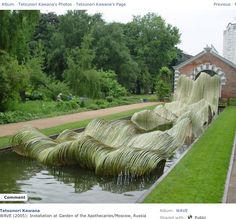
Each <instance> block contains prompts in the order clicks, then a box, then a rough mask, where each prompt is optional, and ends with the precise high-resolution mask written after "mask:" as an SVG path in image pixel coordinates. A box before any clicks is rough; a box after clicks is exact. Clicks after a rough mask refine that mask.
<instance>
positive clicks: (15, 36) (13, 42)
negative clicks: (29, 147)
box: [0, 11, 39, 63]
mask: <svg viewBox="0 0 236 219" xmlns="http://www.w3.org/2000/svg"><path fill="white" fill-rule="evenodd" d="M38 17H39V11H0V27H1V28H0V49H2V50H5V51H7V52H8V53H9V54H10V55H12V56H15V57H17V59H18V61H19V62H20V63H23V62H25V60H27V59H28V58H29V41H30V40H31V37H32V34H33V32H34V29H35V26H36V24H37V22H38Z"/></svg>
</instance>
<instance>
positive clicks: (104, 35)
mask: <svg viewBox="0 0 236 219" xmlns="http://www.w3.org/2000/svg"><path fill="white" fill-rule="evenodd" d="M94 38H95V39H96V40H94V47H95V51H96V56H95V59H94V64H95V66H96V68H98V69H104V70H113V71H115V72H116V74H117V75H118V81H119V82H120V83H121V84H122V85H124V86H125V87H126V88H127V89H128V90H130V91H132V90H133V89H134V86H135V81H136V77H137V72H138V71H139V70H138V65H137V63H136V62H135V61H134V60H133V59H132V57H131V55H130V51H129V48H128V47H127V46H126V43H125V36H124V33H123V26H122V25H121V24H119V23H111V24H107V25H98V26H96V27H95V28H94Z"/></svg>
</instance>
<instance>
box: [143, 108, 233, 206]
mask: <svg viewBox="0 0 236 219" xmlns="http://www.w3.org/2000/svg"><path fill="white" fill-rule="evenodd" d="M235 129H236V107H229V108H227V109H225V111H224V112H223V113H221V115H220V116H219V117H218V118H217V119H216V120H215V121H214V122H213V123H212V125H211V126H210V127H209V128H208V129H207V131H206V132H205V133H204V134H203V135H202V136H201V138H200V139H199V140H198V141H197V142H196V144H195V145H194V146H193V147H192V149H191V150H190V151H189V152H188V154H187V155H186V156H185V157H184V158H183V159H182V160H181V161H180V163H179V164H178V165H177V166H176V167H175V168H174V169H173V170H172V172H171V173H170V174H169V175H168V176H167V177H166V178H165V179H164V180H163V181H162V182H161V183H160V184H159V185H158V186H157V187H156V188H155V189H154V190H153V191H152V192H151V194H150V195H149V196H148V197H146V199H145V200H144V202H146V203H153V202H155V203H220V202H221V199H222V196H223V193H224V185H225V180H226V176H227V171H228V166H229V161H230V156H231V151H232V145H233V139H234V134H235Z"/></svg>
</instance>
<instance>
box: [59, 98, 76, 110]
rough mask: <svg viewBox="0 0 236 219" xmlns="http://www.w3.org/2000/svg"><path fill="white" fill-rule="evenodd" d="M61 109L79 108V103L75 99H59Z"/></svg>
mask: <svg viewBox="0 0 236 219" xmlns="http://www.w3.org/2000/svg"><path fill="white" fill-rule="evenodd" d="M56 106H57V107H58V108H59V109H60V110H61V111H69V110H73V109H78V108H79V105H78V104H77V102H76V101H75V100H70V101H59V102H57V105H56Z"/></svg>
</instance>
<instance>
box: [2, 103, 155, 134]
mask: <svg viewBox="0 0 236 219" xmlns="http://www.w3.org/2000/svg"><path fill="white" fill-rule="evenodd" d="M156 104H157V102H147V103H136V104H131V105H125V106H117V107H112V108H107V109H100V110H93V111H87V112H80V113H73V114H69V115H64V116H57V117H52V118H44V119H37V120H32V121H26V122H18V123H11V124H6V125H0V137H2V136H7V135H13V134H15V133H16V132H17V131H18V130H19V129H20V128H21V127H22V126H26V125H31V126H33V127H37V128H39V129H44V128H50V127H54V126H58V125H62V124H65V123H70V122H76V121H81V120H85V119H94V118H97V117H101V116H107V115H111V114H115V113H120V112H125V111H129V110H133V109H140V108H143V107H146V106H153V105H156Z"/></svg>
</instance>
